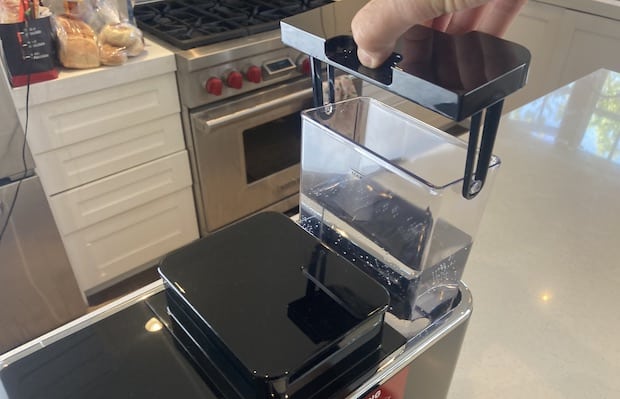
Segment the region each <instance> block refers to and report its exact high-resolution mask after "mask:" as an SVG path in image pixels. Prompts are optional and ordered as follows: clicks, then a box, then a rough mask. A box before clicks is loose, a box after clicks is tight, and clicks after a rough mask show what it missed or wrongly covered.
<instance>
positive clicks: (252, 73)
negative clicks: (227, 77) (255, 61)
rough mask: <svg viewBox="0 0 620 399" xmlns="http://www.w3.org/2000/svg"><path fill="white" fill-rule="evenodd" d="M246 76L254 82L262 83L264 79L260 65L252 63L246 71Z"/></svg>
mask: <svg viewBox="0 0 620 399" xmlns="http://www.w3.org/2000/svg"><path fill="white" fill-rule="evenodd" d="M245 78H246V79H247V80H248V81H249V82H252V83H260V81H261V80H263V72H262V71H261V69H260V67H257V66H256V65H250V66H249V67H248V69H246V71H245Z"/></svg>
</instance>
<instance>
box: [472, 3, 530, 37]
mask: <svg viewBox="0 0 620 399" xmlns="http://www.w3.org/2000/svg"><path fill="white" fill-rule="evenodd" d="M525 3H527V0H493V1H492V2H491V4H490V6H491V7H489V9H488V12H487V13H486V15H485V16H484V19H483V21H482V22H481V23H480V26H479V27H478V30H480V31H481V32H485V33H489V34H491V35H495V36H500V37H501V36H503V35H504V33H506V30H507V29H508V26H509V25H510V23H511V22H512V20H513V19H514V18H515V17H516V16H517V14H519V11H520V10H521V8H522V7H523V6H524V5H525Z"/></svg>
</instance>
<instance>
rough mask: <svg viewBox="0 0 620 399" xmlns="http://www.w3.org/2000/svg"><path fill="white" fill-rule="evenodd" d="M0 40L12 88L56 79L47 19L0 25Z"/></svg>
mask: <svg viewBox="0 0 620 399" xmlns="http://www.w3.org/2000/svg"><path fill="white" fill-rule="evenodd" d="M0 39H1V40H2V49H3V52H4V61H5V65H6V67H7V68H6V69H7V72H8V75H9V76H8V77H9V80H10V82H11V85H12V86H13V87H18V86H25V85H26V84H28V83H36V82H42V81H45V80H52V79H56V78H57V77H58V69H57V68H56V61H55V60H56V57H55V48H54V41H53V36H52V25H51V21H50V18H49V17H46V18H38V19H32V20H29V21H24V22H18V23H12V24H0Z"/></svg>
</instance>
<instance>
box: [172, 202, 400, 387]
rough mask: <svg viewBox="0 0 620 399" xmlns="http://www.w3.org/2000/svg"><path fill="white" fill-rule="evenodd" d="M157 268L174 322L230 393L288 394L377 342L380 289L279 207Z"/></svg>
mask: <svg viewBox="0 0 620 399" xmlns="http://www.w3.org/2000/svg"><path fill="white" fill-rule="evenodd" d="M160 274H161V276H162V278H163V279H164V281H165V283H166V289H167V293H168V296H169V301H168V307H169V311H170V313H171V316H172V318H173V320H174V319H176V322H177V329H178V328H180V330H179V332H180V333H181V335H183V336H185V337H186V342H187V339H188V338H189V339H190V340H193V341H195V343H196V344H197V345H198V347H200V349H201V350H202V351H204V352H205V353H204V354H202V355H201V354H198V355H199V356H197V358H198V360H199V362H200V359H203V361H204V362H207V361H208V362H210V363H213V364H215V366H216V368H218V369H219V370H220V371H221V372H222V373H223V374H224V375H225V376H226V379H228V380H229V381H230V383H231V385H232V386H234V387H235V389H236V390H237V392H238V394H239V396H240V397H258V398H262V397H295V396H291V395H294V394H297V393H299V394H301V392H302V391H303V389H304V388H305V387H306V386H308V385H309V384H311V383H313V382H316V381H317V380H321V381H323V380H326V379H327V380H329V377H327V376H328V375H329V374H330V373H331V372H333V370H334V369H337V368H338V364H341V363H339V362H341V361H344V362H346V364H351V363H350V362H353V361H356V362H357V361H360V360H363V359H364V358H366V357H367V356H368V355H371V354H372V353H375V352H376V351H377V350H378V348H379V345H380V339H381V338H380V337H381V336H380V333H381V331H382V329H383V319H384V315H385V311H386V309H387V306H388V302H389V296H388V293H387V291H386V290H385V289H384V288H383V287H382V286H381V285H380V284H378V283H377V282H376V281H374V280H373V279H372V278H371V277H369V276H367V275H366V274H365V273H363V272H362V271H360V270H359V269H357V268H356V267H355V266H354V265H352V264H351V263H349V262H348V261H346V260H345V259H344V258H342V257H340V256H339V255H337V254H336V253H335V252H333V251H332V250H330V249H329V248H328V247H327V246H325V245H324V244H323V243H321V242H320V241H319V240H317V239H316V238H314V237H313V236H312V235H310V234H308V233H307V232H306V231H304V230H303V229H302V228H301V227H300V226H298V225H297V224H296V223H294V222H293V221H291V220H290V219H288V218H287V217H285V216H284V215H282V214H279V213H273V212H266V213H261V214H258V215H256V216H253V217H251V218H248V219H246V220H244V221H242V222H239V223H236V224H234V225H232V226H230V227H228V228H226V229H224V230H221V231H219V232H216V233H214V234H213V235H210V236H208V237H206V238H203V239H201V240H199V241H196V242H194V243H192V244H190V245H188V246H186V247H184V248H182V249H180V250H178V251H176V252H174V253H172V254H170V255H169V256H167V257H166V258H165V259H164V260H162V262H161V266H160ZM342 364H344V363H342ZM340 372H342V370H341V371H340Z"/></svg>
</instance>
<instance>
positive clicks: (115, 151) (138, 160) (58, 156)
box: [34, 114, 184, 196]
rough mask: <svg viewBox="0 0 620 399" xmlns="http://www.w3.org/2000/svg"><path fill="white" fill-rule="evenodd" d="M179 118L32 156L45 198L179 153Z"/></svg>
mask: <svg viewBox="0 0 620 399" xmlns="http://www.w3.org/2000/svg"><path fill="white" fill-rule="evenodd" d="M183 147H184V141H183V128H182V127H181V119H180V118H179V115H178V114H173V115H169V116H167V117H164V118H159V119H155V120H153V121H150V122H146V123H143V124H140V125H134V126H131V127H128V128H125V129H121V130H116V131H113V132H109V133H105V134H102V135H100V136H97V137H93V138H90V139H87V140H84V141H78V142H76V143H73V144H68V145H66V146H63V147H61V148H58V149H55V150H52V151H48V152H44V153H41V154H38V155H35V156H34V159H35V162H36V165H37V173H38V174H39V176H40V177H41V180H42V181H43V185H44V187H45V191H46V192H47V195H48V196H50V195H53V194H57V193H59V192H61V191H65V190H68V189H70V188H73V187H76V186H80V185H83V184H85V183H89V182H92V181H94V180H97V179H100V178H102V177H106V176H109V175H112V174H114V173H117V172H120V171H123V170H126V169H129V168H132V167H134V166H137V165H141V164H144V163H146V162H149V161H152V160H154V159H157V158H161V157H163V156H165V155H169V154H172V153H175V152H178V151H180V150H182V149H183Z"/></svg>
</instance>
